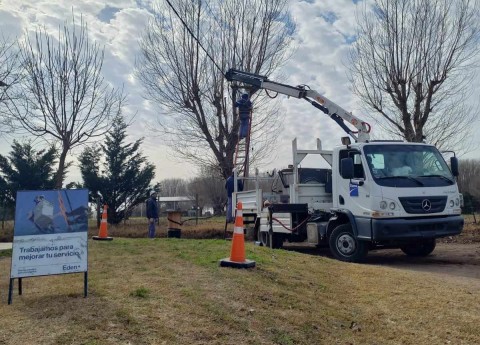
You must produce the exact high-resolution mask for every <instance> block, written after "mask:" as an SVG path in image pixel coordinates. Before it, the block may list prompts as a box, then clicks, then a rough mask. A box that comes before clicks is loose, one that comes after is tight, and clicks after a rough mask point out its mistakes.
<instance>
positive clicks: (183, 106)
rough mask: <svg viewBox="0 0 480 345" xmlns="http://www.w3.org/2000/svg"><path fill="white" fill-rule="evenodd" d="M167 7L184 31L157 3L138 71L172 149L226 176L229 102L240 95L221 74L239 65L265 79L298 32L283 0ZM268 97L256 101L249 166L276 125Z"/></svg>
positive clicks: (263, 153)
mask: <svg viewBox="0 0 480 345" xmlns="http://www.w3.org/2000/svg"><path fill="white" fill-rule="evenodd" d="M170 3H171V4H172V6H173V8H174V9H175V11H176V12H177V13H178V15H179V16H180V17H181V18H182V20H183V21H184V22H185V24H186V25H187V26H188V29H187V28H186V27H185V26H183V24H182V22H181V21H180V20H179V19H178V18H177V16H176V14H174V12H173V10H172V9H171V8H169V7H168V6H167V4H164V5H163V6H162V5H160V4H158V5H157V6H156V8H155V11H154V16H153V19H152V20H151V22H150V23H149V24H148V26H147V29H146V32H145V34H144V35H143V37H142V39H141V41H140V46H141V52H142V53H141V57H140V58H139V60H138V63H137V70H138V73H137V74H138V77H139V79H140V80H141V82H142V83H143V85H144V86H145V90H146V94H147V97H148V98H149V99H151V100H153V101H155V102H156V103H157V104H158V105H160V106H161V108H162V110H163V111H164V112H165V114H166V115H168V116H165V117H163V118H162V119H161V121H160V124H161V131H162V133H163V138H164V139H165V140H166V141H167V143H169V144H170V146H171V147H172V148H173V150H174V151H175V152H176V153H177V154H178V155H179V156H180V157H182V158H184V159H186V160H190V161H191V162H193V163H194V164H196V165H199V166H201V167H202V166H203V167H209V168H211V167H216V168H217V169H218V170H219V171H220V172H221V174H222V175H223V177H227V176H229V175H230V174H231V171H232V168H233V156H234V151H235V145H236V143H237V141H238V133H237V132H238V129H239V123H240V121H239V117H238V114H237V113H236V112H235V109H234V103H235V101H236V100H237V98H239V97H240V94H239V93H238V92H237V91H240V90H236V89H231V90H230V89H229V87H228V84H227V82H226V81H225V79H224V77H223V75H224V72H225V71H226V70H227V69H229V68H237V69H242V70H244V71H249V72H253V73H262V74H266V75H269V74H271V73H272V72H274V71H275V70H276V69H277V68H278V67H279V66H280V65H281V64H282V63H283V62H284V61H285V60H286V58H287V54H288V52H289V46H290V42H291V40H290V35H291V34H292V33H293V32H294V30H295V24H294V23H293V21H292V19H291V18H290V16H289V12H288V8H287V3H288V1H287V0H245V1H239V2H235V1H221V0H210V1H206V0H194V1H181V0H176V1H173V0H172V1H170ZM192 34H193V35H192ZM193 36H195V37H196V38H198V40H199V41H200V42H199V41H197V40H196V39H195V38H194V37H193ZM202 47H204V48H205V49H206V51H207V53H205V51H204V50H202ZM243 92H249V90H244V91H243ZM266 98H267V97H266V96H264V95H263V96H257V95H256V98H253V103H254V112H253V121H252V132H251V133H252V134H251V135H252V136H251V142H252V143H253V145H254V150H253V153H251V160H250V161H251V162H253V161H255V160H257V161H261V160H262V159H264V158H265V157H267V156H268V155H270V151H268V150H267V148H269V147H271V145H272V144H273V143H274V142H275V140H276V138H277V136H278V133H279V131H278V128H279V126H280V125H281V121H278V119H279V114H278V108H272V107H269V106H268V105H267V104H266V103H265V102H264V100H265V99H266ZM270 158H271V157H270Z"/></svg>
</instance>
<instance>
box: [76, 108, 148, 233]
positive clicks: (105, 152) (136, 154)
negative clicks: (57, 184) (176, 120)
mask: <svg viewBox="0 0 480 345" xmlns="http://www.w3.org/2000/svg"><path fill="white" fill-rule="evenodd" d="M127 128H128V125H127V124H126V123H125V121H124V119H123V117H122V116H118V117H117V118H116V119H115V120H114V125H113V128H112V131H111V132H110V133H109V134H107V136H106V139H105V144H103V145H100V147H98V146H94V147H90V148H86V149H85V150H84V151H83V152H82V153H81V155H80V159H79V161H80V172H81V174H82V179H83V186H84V187H85V188H88V189H89V191H90V200H91V201H92V202H95V200H96V199H97V196H98V195H100V196H101V197H102V202H103V203H104V204H107V205H108V222H109V223H111V224H118V223H119V222H121V221H122V220H123V219H125V218H128V216H129V215H130V213H131V211H132V210H133V208H134V207H135V206H136V205H138V204H140V203H142V202H144V201H145V199H146V198H147V197H148V192H149V190H150V189H151V187H150V186H151V182H152V180H153V178H154V177H155V166H154V165H153V164H151V163H149V162H148V161H147V159H146V158H145V157H144V156H143V155H142V153H141V151H140V145H141V144H142V142H143V139H139V140H137V141H135V142H133V143H126V139H127V133H126V130H127ZM101 168H102V169H101Z"/></svg>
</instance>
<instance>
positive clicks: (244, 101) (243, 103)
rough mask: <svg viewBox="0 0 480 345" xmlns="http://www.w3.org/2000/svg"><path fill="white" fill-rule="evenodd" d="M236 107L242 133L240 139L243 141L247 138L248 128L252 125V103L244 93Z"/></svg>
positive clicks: (240, 132)
mask: <svg viewBox="0 0 480 345" xmlns="http://www.w3.org/2000/svg"><path fill="white" fill-rule="evenodd" d="M235 106H236V107H238V115H239V117H240V131H239V138H240V139H243V138H246V137H247V134H248V128H249V125H250V112H251V111H252V102H251V101H250V99H249V96H248V94H246V93H244V94H243V95H242V98H240V99H239V100H238V101H237V102H236V103H235Z"/></svg>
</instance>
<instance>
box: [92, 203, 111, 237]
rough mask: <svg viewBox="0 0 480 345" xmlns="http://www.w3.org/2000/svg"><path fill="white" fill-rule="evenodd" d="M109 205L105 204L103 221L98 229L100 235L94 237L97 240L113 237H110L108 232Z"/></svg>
mask: <svg viewBox="0 0 480 345" xmlns="http://www.w3.org/2000/svg"><path fill="white" fill-rule="evenodd" d="M107 208H108V206H107V205H103V213H102V221H101V223H100V229H98V236H93V237H92V238H93V239H94V240H97V241H111V240H113V237H108V232H107Z"/></svg>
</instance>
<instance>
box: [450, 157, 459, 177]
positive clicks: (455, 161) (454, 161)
mask: <svg viewBox="0 0 480 345" xmlns="http://www.w3.org/2000/svg"><path fill="white" fill-rule="evenodd" d="M450 169H452V174H453V176H458V159H457V157H450Z"/></svg>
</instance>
